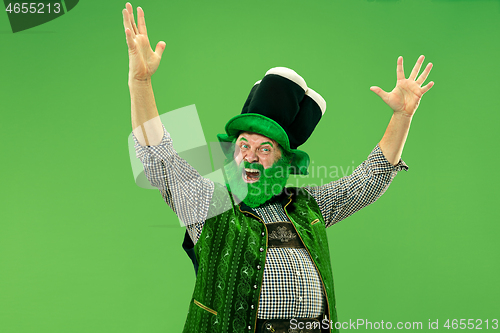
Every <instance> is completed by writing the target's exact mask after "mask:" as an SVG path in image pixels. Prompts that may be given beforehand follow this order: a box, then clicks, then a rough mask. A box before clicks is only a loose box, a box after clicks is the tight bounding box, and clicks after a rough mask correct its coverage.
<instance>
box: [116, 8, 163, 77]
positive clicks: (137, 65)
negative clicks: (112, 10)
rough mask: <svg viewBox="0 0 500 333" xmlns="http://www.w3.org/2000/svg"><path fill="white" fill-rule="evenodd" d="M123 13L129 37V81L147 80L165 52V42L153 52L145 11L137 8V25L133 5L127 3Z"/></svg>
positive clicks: (158, 45)
mask: <svg viewBox="0 0 500 333" xmlns="http://www.w3.org/2000/svg"><path fill="white" fill-rule="evenodd" d="M122 13H123V26H124V27H125V35H126V37H127V45H128V55H129V79H137V80H146V79H148V78H150V77H151V76H152V75H153V74H154V72H155V71H156V69H157V68H158V66H159V65H160V59H161V56H162V54H163V51H164V50H165V46H166V44H165V42H158V44H156V49H155V51H154V52H153V50H152V49H151V45H150V44H149V38H148V33H147V30H146V21H145V20H144V11H143V10H142V8H141V7H137V25H136V24H135V20H134V11H133V8H132V5H131V4H130V3H128V2H127V4H126V8H125V9H124V10H123V11H122Z"/></svg>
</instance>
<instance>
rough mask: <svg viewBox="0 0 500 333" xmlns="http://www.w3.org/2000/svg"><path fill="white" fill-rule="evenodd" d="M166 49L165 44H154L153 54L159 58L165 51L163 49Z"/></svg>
mask: <svg viewBox="0 0 500 333" xmlns="http://www.w3.org/2000/svg"><path fill="white" fill-rule="evenodd" d="M166 47H167V44H166V43H165V42H163V41H161V42H158V44H156V49H155V53H156V54H157V55H158V56H160V58H161V55H162V54H163V51H165V48H166Z"/></svg>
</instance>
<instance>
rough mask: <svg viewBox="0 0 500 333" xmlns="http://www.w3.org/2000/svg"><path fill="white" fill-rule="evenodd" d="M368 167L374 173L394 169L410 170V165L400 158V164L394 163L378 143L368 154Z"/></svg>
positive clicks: (390, 171)
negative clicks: (388, 158)
mask: <svg viewBox="0 0 500 333" xmlns="http://www.w3.org/2000/svg"><path fill="white" fill-rule="evenodd" d="M367 162H368V168H369V169H370V170H371V171H372V172H373V173H374V174H379V173H392V172H394V171H396V172H397V171H401V170H404V171H408V166H407V165H406V163H405V162H404V161H403V160H402V159H399V162H398V164H396V165H392V164H391V163H390V162H389V161H388V160H387V158H386V157H385V156H384V153H383V152H382V150H381V149H380V146H379V145H378V144H377V145H376V146H375V148H374V149H373V150H372V152H371V153H370V155H368V159H367Z"/></svg>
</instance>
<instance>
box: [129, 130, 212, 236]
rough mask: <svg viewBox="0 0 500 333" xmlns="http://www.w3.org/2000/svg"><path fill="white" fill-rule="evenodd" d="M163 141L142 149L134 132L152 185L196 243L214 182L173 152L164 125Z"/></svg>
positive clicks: (136, 148)
mask: <svg viewBox="0 0 500 333" xmlns="http://www.w3.org/2000/svg"><path fill="white" fill-rule="evenodd" d="M162 127H163V138H162V141H161V142H160V144H159V145H157V146H141V145H140V144H139V141H138V140H137V138H136V137H135V135H134V134H133V133H132V136H133V138H134V147H135V152H136V156H137V158H139V159H140V161H141V162H142V164H143V166H144V174H145V175H146V177H147V179H148V180H149V182H150V183H151V185H152V186H154V187H156V188H158V190H160V193H161V195H162V197H163V199H164V200H165V202H166V203H167V204H168V205H169V206H170V208H171V209H172V210H173V211H174V212H175V213H176V214H177V216H178V217H179V219H180V220H181V221H182V222H183V223H184V224H185V225H186V227H187V230H188V233H189V235H190V237H191V239H193V242H196V240H198V238H199V235H200V234H201V228H202V227H203V224H204V222H205V219H206V217H207V213H208V209H209V205H210V200H211V198H212V194H213V192H214V183H213V182H212V181H211V180H209V179H206V178H203V177H202V176H201V175H200V174H199V173H198V172H197V171H196V170H195V169H194V168H193V167H192V166H191V165H189V163H187V162H186V161H185V160H184V159H182V158H181V157H180V156H179V154H178V153H177V152H176V151H175V150H174V147H173V144H172V138H171V137H170V134H169V133H168V132H167V130H166V129H165V126H163V124H162Z"/></svg>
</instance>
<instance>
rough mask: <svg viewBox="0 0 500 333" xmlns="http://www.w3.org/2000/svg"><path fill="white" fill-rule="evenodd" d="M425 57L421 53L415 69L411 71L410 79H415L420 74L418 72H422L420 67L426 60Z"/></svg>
mask: <svg viewBox="0 0 500 333" xmlns="http://www.w3.org/2000/svg"><path fill="white" fill-rule="evenodd" d="M424 59H425V57H424V56H423V55H421V56H420V57H418V59H417V62H416V64H415V66H414V67H413V70H412V71H411V74H410V77H409V78H408V79H410V80H415V78H416V77H417V75H418V72H420V67H421V66H422V63H423V62H424Z"/></svg>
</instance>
